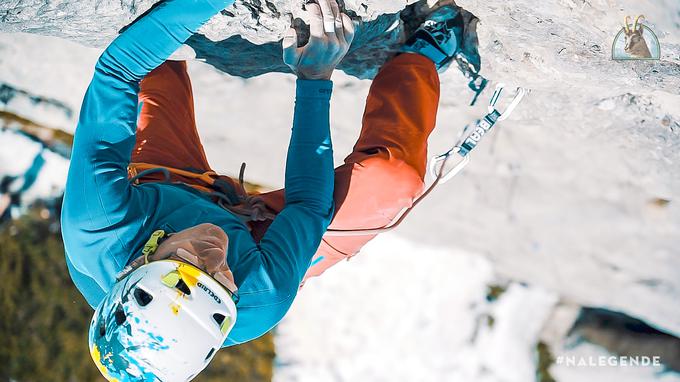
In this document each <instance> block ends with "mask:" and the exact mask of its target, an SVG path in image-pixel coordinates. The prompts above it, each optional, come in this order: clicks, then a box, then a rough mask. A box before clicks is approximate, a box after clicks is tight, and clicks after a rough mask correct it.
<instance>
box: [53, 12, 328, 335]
mask: <svg viewBox="0 0 680 382" xmlns="http://www.w3.org/2000/svg"><path fill="white" fill-rule="evenodd" d="M232 3H233V0H221V1H217V0H166V1H164V2H161V3H159V4H158V5H157V6H156V7H155V8H154V9H153V10H152V11H151V12H149V13H148V14H147V15H146V16H144V17H143V18H141V19H140V20H139V21H137V22H135V23H134V24H132V25H131V26H130V27H129V28H128V29H126V30H125V32H123V33H122V34H121V35H120V36H118V38H116V39H115V40H114V41H113V42H112V43H111V45H109V47H108V48H107V49H106V50H105V51H104V53H103V54H102V55H101V57H100V58H99V61H98V62H97V64H96V66H95V70H94V77H93V78H92V82H91V83H90V85H89V88H88V89H87V93H86V94H85V99H84V101H83V105H82V110H81V113H80V120H79V122H78V127H77V129H76V132H75V139H74V143H73V152H72V157H71V158H72V159H71V166H70V169H69V174H68V180H67V183H66V191H65V196H64V204H63V212H62V231H63V238H64V245H65V248H66V263H67V265H68V269H69V272H70V274H71V277H72V279H73V282H74V283H75V285H76V287H77V288H78V289H79V290H80V292H81V293H82V294H83V296H84V297H85V299H86V300H87V302H88V303H89V304H90V305H91V306H92V307H96V306H97V305H98V304H99V302H100V301H101V300H102V299H103V298H104V296H105V295H106V294H107V292H108V291H109V290H110V289H111V287H112V286H113V284H114V283H115V282H116V275H117V274H118V273H119V272H120V271H121V270H122V268H123V267H125V265H127V264H128V263H129V262H130V261H131V260H133V259H134V258H136V257H137V256H139V255H140V254H141V249H142V247H143V245H144V243H145V242H146V240H147V239H148V238H149V237H150V235H151V233H152V232H153V231H154V230H157V229H164V230H166V231H169V232H178V231H181V230H184V229H186V228H189V227H192V226H195V225H197V224H201V223H212V224H216V225H218V226H220V227H221V228H222V229H224V231H225V232H226V233H227V235H228V237H229V246H228V250H227V252H228V253H227V263H228V264H229V266H230V268H231V270H232V271H233V273H234V277H235V282H236V285H237V286H238V287H239V296H240V300H239V301H238V304H237V309H238V319H237V322H236V325H235V327H234V329H233V330H232V331H231V333H230V334H229V337H228V338H227V340H226V341H225V343H224V346H229V345H233V344H238V343H242V342H246V341H249V340H252V339H254V338H257V337H259V336H261V335H262V334H264V333H266V332H267V331H269V330H270V329H271V328H272V327H273V326H274V325H276V324H277V323H278V322H279V321H280V320H281V319H282V318H283V316H284V315H285V313H286V312H287V311H288V309H289V307H290V305H291V303H292V301H293V299H294V298H295V295H296V293H297V290H298V286H299V284H300V282H301V280H302V278H303V276H304V274H305V272H306V270H307V268H308V267H309V265H310V261H311V258H312V256H313V255H314V253H315V251H316V249H317V247H318V245H319V243H320V241H321V237H322V236H323V234H324V232H325V231H326V228H327V227H328V224H329V223H330V220H331V217H332V213H333V156H332V146H331V140H330V131H329V100H330V95H331V90H332V83H331V82H330V81H304V80H298V82H297V91H296V103H295V116H294V120H293V129H292V134H291V140H290V145H289V148H288V157H287V160H286V176H285V198H286V205H285V208H284V209H283V210H282V211H281V212H280V213H279V214H278V216H277V217H276V219H275V220H274V221H273V223H272V224H271V226H270V227H269V229H268V231H267V232H266V234H265V235H264V237H263V238H262V240H261V241H260V243H259V244H256V243H255V241H254V240H253V238H252V237H251V235H250V232H249V230H248V228H247V227H246V226H245V225H244V224H243V223H242V221H241V220H240V219H239V217H237V216H235V215H234V214H232V213H231V212H229V211H226V210H224V209H223V208H221V207H219V206H218V205H216V204H215V203H213V202H212V201H211V200H210V199H209V198H208V197H207V196H205V195H203V194H201V193H200V192H198V191H195V190H192V189H190V188H189V187H185V186H181V185H172V184H164V183H145V184H141V185H133V184H131V183H130V182H129V181H128V177H127V166H128V164H129V162H130V155H131V152H132V149H133V147H134V144H135V130H136V121H137V103H138V100H137V93H138V91H139V82H140V81H141V80H142V79H143V78H144V76H146V74H148V73H149V72H150V71H151V70H153V69H154V68H156V67H157V66H159V65H160V64H162V63H163V62H164V61H165V60H166V59H167V58H168V57H169V56H170V55H171V54H172V53H173V52H174V51H175V50H176V49H177V48H178V47H179V46H180V45H181V44H182V43H183V42H184V41H186V39H187V38H189V37H190V36H191V35H192V34H193V33H194V32H195V31H196V30H197V29H198V28H199V27H200V26H201V25H202V24H203V23H204V22H206V21H207V20H208V19H209V18H210V17H211V16H213V15H214V14H216V13H218V12H219V11H220V10H222V9H224V8H225V7H227V6H229V5H231V4H232ZM234 96H235V97H237V96H238V95H237V94H234ZM172 149H173V148H172V147H168V148H167V150H172Z"/></svg>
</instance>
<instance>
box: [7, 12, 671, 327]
mask: <svg viewBox="0 0 680 382" xmlns="http://www.w3.org/2000/svg"><path fill="white" fill-rule="evenodd" d="M153 3H154V2H153V1H150V0H116V1H113V0H97V1H95V0H77V1H76V0H59V1H56V0H41V1H37V0H10V1H1V2H0V32H28V33H34V34H41V35H49V36H56V37H61V38H64V39H68V40H71V41H75V42H78V43H80V44H84V45H87V46H90V47H99V48H102V47H104V46H105V45H106V44H107V43H108V42H109V41H111V39H112V38H114V37H115V36H116V34H117V32H118V31H119V30H120V29H121V28H122V27H124V26H125V25H127V24H129V23H130V22H132V21H133V20H134V19H135V18H136V17H138V16H140V15H141V14H142V13H143V12H145V11H146V10H148V9H149V8H150V7H151V6H152V5H153ZM301 3H302V1H301V0H290V1H283V0H239V1H237V2H236V4H235V5H234V6H232V7H230V8H228V9H226V10H224V11H223V12H222V13H221V14H220V15H218V16H216V17H215V18H214V19H212V20H211V21H210V22H209V23H208V24H207V25H205V26H204V28H203V29H202V30H201V34H200V35H197V36H195V37H194V38H192V40H191V42H190V44H191V45H192V46H193V47H194V48H195V49H196V51H197V53H198V56H199V58H200V59H202V60H205V61H206V62H207V63H209V64H211V65H213V66H214V67H215V68H217V69H219V70H221V71H222V72H225V73H230V74H232V75H237V76H241V77H252V76H255V75H258V74H261V73H263V72H267V71H285V70H286V68H285V67H284V66H283V65H282V63H281V59H280V47H279V45H278V41H279V40H280V39H281V37H282V36H283V34H284V33H285V30H286V28H288V26H289V25H290V22H291V19H293V18H297V17H300V18H304V12H303V11H302V4H301ZM409 3H413V1H406V0H404V1H396V0H363V1H361V0H345V1H344V7H345V8H346V9H347V10H349V11H350V12H351V13H352V16H353V17H354V19H355V20H357V22H358V23H359V22H361V25H360V31H361V32H360V33H359V34H358V35H357V40H356V41H355V44H354V46H353V47H352V51H353V53H352V54H350V56H348V58H347V59H346V61H345V62H344V63H343V65H342V68H343V69H344V70H345V71H346V72H347V73H349V74H351V75H354V76H356V77H359V78H371V77H372V76H373V75H374V74H375V72H376V70H377V69H378V67H379V66H380V64H381V63H382V60H384V58H385V57H384V54H383V53H382V52H381V51H380V47H381V46H383V47H389V46H391V44H393V43H394V42H395V41H397V40H398V38H399V36H398V30H399V27H398V26H397V29H390V28H391V27H392V26H393V24H394V22H395V21H396V20H397V16H396V15H395V12H398V11H399V10H400V9H403V8H404V7H406V6H407V5H408V4H409ZM457 4H458V5H459V6H461V7H463V8H464V9H466V10H468V11H470V12H472V13H473V14H474V15H476V16H477V17H478V18H479V19H480V23H479V26H478V33H479V41H480V45H479V49H480V53H481V56H482V74H483V75H484V76H485V77H486V78H488V79H490V80H491V82H490V85H489V87H488V89H487V90H486V91H485V92H484V93H483V94H482V95H481V97H480V101H479V102H478V104H477V105H475V106H474V107H469V106H468V104H469V101H470V98H471V96H472V95H471V94H470V92H469V91H468V90H467V88H466V81H465V80H464V79H463V78H462V77H461V76H460V75H459V74H458V73H457V72H456V71H455V69H451V70H449V71H448V72H446V73H445V74H443V75H442V77H441V79H442V99H441V102H440V114H439V117H438V125H439V128H438V129H437V132H436V133H435V134H434V135H433V137H432V140H431V145H430V150H431V153H432V154H435V153H438V152H441V151H444V150H446V149H447V145H450V144H452V143H453V141H454V140H455V137H456V134H457V133H458V132H459V131H460V130H461V129H462V127H463V126H464V125H465V124H467V123H470V122H472V121H473V120H474V119H475V118H479V117H481V116H483V115H484V113H485V112H486V107H485V104H484V103H485V102H487V100H488V99H489V97H490V95H491V92H492V90H493V87H494V86H495V85H496V84H497V83H500V82H503V83H506V84H507V86H508V88H510V89H511V88H512V87H514V86H522V87H525V88H527V89H530V90H531V92H530V94H529V95H528V96H527V97H526V98H525V100H524V101H523V102H522V104H520V106H519V107H518V108H517V109H516V111H515V112H514V114H513V115H512V116H511V117H510V118H509V119H508V120H506V121H504V122H503V123H502V124H499V125H498V126H497V127H496V128H495V129H496V130H495V132H494V133H493V135H492V136H490V137H487V138H485V141H484V142H483V143H482V144H481V145H480V146H479V148H478V149H477V150H476V151H475V152H473V154H472V160H471V164H470V165H469V166H468V168H467V169H466V170H465V171H464V172H462V173H461V175H460V176H459V177H457V178H455V179H454V180H453V181H451V182H449V183H447V184H446V185H444V186H442V187H441V188H440V189H438V190H437V191H436V192H435V193H434V194H433V196H432V197H430V198H428V199H427V200H426V201H425V202H423V204H422V205H421V206H419V207H418V209H417V210H416V211H415V212H414V213H413V214H412V215H411V216H409V219H407V222H406V223H405V224H404V226H402V227H400V228H399V230H398V233H399V234H400V235H402V236H403V237H405V238H407V239H409V240H413V241H416V242H419V243H427V244H428V245H434V246H442V247H450V248H453V247H455V248H462V249H465V250H468V251H473V252H476V253H479V254H481V255H483V256H486V257H488V258H489V259H491V260H492V262H493V264H494V266H495V269H496V271H497V272H498V274H499V275H500V276H502V277H505V278H508V279H513V280H517V281H521V282H525V283H528V284H533V285H539V286H541V287H543V288H545V289H547V290H550V291H553V292H555V293H557V294H558V295H559V296H560V298H561V299H562V300H564V301H566V302H568V303H573V304H579V305H583V306H595V307H605V308H608V309H611V310H617V311H622V312H626V313H627V314H629V315H631V316H634V317H637V318H640V319H642V320H645V321H646V322H648V323H649V324H650V325H653V326H655V327H657V328H659V329H660V330H664V331H666V332H668V333H671V334H673V335H675V336H680V303H679V301H680V2H677V0H657V1H654V2H640V1H633V0H556V1H545V2H544V1H531V0H516V1H501V0H485V1H481V0H458V1H457ZM639 14H644V15H645V21H644V22H645V24H646V25H648V26H649V27H650V28H651V29H652V30H654V31H655V32H656V34H657V36H658V38H659V41H660V44H661V60H658V61H623V62H621V61H613V60H611V47H612V41H613V39H614V36H615V35H616V33H617V32H618V31H619V30H620V29H621V27H622V22H623V18H624V16H625V15H631V16H633V17H635V16H636V15H639ZM395 31H396V32H395ZM1 55H2V53H1V52H0V57H1ZM267 78H269V77H267ZM342 78H343V79H342V81H341V82H342V86H338V87H336V95H335V97H340V98H339V99H340V100H341V101H342V102H345V101H346V105H355V104H356V105H360V104H361V100H354V99H352V97H356V96H355V95H347V94H345V95H342V92H343V91H345V90H347V91H352V92H355V93H354V94H358V95H365V93H366V92H367V88H368V84H367V82H366V81H359V80H356V79H353V78H345V77H342ZM3 79H4V78H3ZM243 81H246V80H243ZM252 81H254V82H251V83H253V84H256V85H253V86H254V89H259V90H263V89H265V88H264V87H263V86H265V85H264V82H263V81H264V80H260V79H258V78H255V79H253V80H252ZM282 83H283V82H282ZM234 86H235V87H236V85H234ZM239 86H240V85H239ZM244 86H245V85H244ZM282 86H284V85H282ZM285 86H288V87H290V86H291V84H290V81H288V82H286V85H285ZM241 88H242V87H241ZM241 88H239V89H241ZM270 91H271V89H270ZM262 94H264V93H262ZM262 97H266V96H265V95H263V96H262ZM338 102H340V101H338ZM334 105H336V104H334ZM343 105H345V104H343ZM75 106H76V107H77V105H75ZM353 107H354V106H353ZM350 114H351V113H350ZM352 115H354V114H352ZM262 118H266V117H265V116H263V117H262ZM342 118H345V117H344V116H343V113H342V111H337V110H336V111H335V113H334V119H335V120H336V121H337V124H339V125H342V124H343V123H346V122H343V121H342ZM347 118H349V117H347ZM352 122H354V121H352ZM337 131H340V132H337ZM341 132H342V130H336V133H335V134H336V135H338V134H339V135H342V134H344V133H341ZM212 134H213V135H212V137H213V138H215V137H217V135H216V134H217V133H215V132H214V131H213V133H212ZM223 135H225V136H226V135H227V132H224V133H223ZM222 138H223V136H222ZM216 139H217V138H216ZM334 139H335V138H334ZM226 140H227V141H230V140H229V139H226ZM349 140H350V138H343V136H340V138H339V139H337V141H338V142H340V144H344V145H345V146H346V147H351V143H346V142H345V143H342V142H344V141H349ZM253 141H254V140H253ZM281 142H282V141H280V140H276V139H272V142H269V141H268V140H263V139H259V140H257V145H259V146H257V147H256V148H257V149H261V150H270V149H271V150H274V151H275V152H277V153H278V152H280V151H281V150H282V149H281V148H278V146H281ZM209 154H210V153H209ZM225 155H230V154H225ZM336 155H340V154H336ZM230 159H231V158H230ZM336 159H337V160H341V159H342V156H339V157H336ZM255 167H256V168H257V165H256V166H255ZM268 171H269V172H268ZM281 172H282V170H281V167H280V166H278V165H277V166H273V167H272V170H268V169H266V168H265V166H263V167H262V170H261V172H260V174H261V175H260V176H261V177H265V178H266V177H267V176H270V175H271V179H280V174H279V173H281ZM277 177H278V178H277ZM265 182H266V179H261V180H260V183H265ZM417 255H418V254H414V256H417ZM416 287H417V286H416Z"/></svg>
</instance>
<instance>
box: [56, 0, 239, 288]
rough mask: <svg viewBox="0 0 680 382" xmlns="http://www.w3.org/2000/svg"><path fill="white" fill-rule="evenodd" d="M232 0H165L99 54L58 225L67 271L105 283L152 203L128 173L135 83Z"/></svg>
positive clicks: (104, 285) (118, 265) (121, 261)
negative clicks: (62, 240) (134, 185)
mask: <svg viewBox="0 0 680 382" xmlns="http://www.w3.org/2000/svg"><path fill="white" fill-rule="evenodd" d="M232 3H233V0H166V1H163V2H161V3H159V4H158V5H156V6H155V8H153V10H151V11H150V12H149V13H148V14H147V15H146V16H144V17H143V18H141V19H140V20H139V21H137V22H135V23H134V24H132V25H131V26H129V27H128V28H127V29H126V30H125V32H123V33H122V34H121V35H120V36H118V38H116V39H115V40H114V41H113V42H112V43H111V45H109V47H108V48H107V49H106V50H105V51H104V53H103V54H102V55H101V57H100V58H99V61H98V62H97V64H96V66H95V69H94V77H93V78H92V81H91V83H90V85H89V87H88V89H87V92H86V94H85V99H84V100H83V105H82V108H81V113H80V118H79V122H78V127H77V128H76V132H75V139H74V143H73V152H72V156H71V158H72V159H71V165H70V168H69V175H68V179H67V182H66V191H65V196H64V205H63V213H62V226H63V227H64V228H63V236H64V243H65V246H66V252H67V256H68V258H69V260H70V264H71V265H72V268H73V270H75V271H78V272H82V273H84V274H86V275H88V276H89V277H90V278H92V279H93V280H94V281H95V282H96V283H97V284H99V285H100V286H101V287H102V288H103V289H104V290H107V289H108V286H110V285H111V283H112V281H113V279H114V277H115V274H116V273H117V272H118V271H119V270H120V268H122V267H123V266H124V265H125V262H126V261H127V258H123V257H120V256H116V255H115V254H117V253H125V252H128V251H130V250H131V248H129V245H130V244H129V243H130V242H131V241H132V239H133V238H135V236H136V235H135V233H136V232H138V230H139V229H140V227H142V225H143V224H144V220H145V219H146V216H147V215H148V214H149V213H150V212H151V211H152V210H153V208H154V204H153V203H154V200H153V198H154V197H153V195H146V194H143V193H142V191H140V190H139V189H137V188H135V187H132V186H131V185H130V183H129V182H128V180H127V165H128V164H129V161H130V154H131V152H132V149H133V147H134V144H135V131H136V122H137V93H138V90H139V82H140V81H141V80H142V79H143V78H144V76H146V74H148V73H149V72H150V71H151V70H153V69H154V68H156V67H157V66H159V65H160V64H162V63H163V62H164V61H165V59H167V57H169V56H170V55H171V54H172V53H173V52H174V51H175V50H176V49H177V48H178V47H179V46H181V44H182V43H184V41H185V40H186V39H188V38H189V37H190V36H191V35H192V34H193V33H194V32H195V31H196V30H197V29H198V28H199V27H200V26H201V25H202V24H203V23H204V22H206V21H207V20H208V19H209V18H210V17H212V16H213V15H214V14H216V13H218V12H219V11H220V10H221V9H223V8H225V7H227V6H229V5H231V4H232Z"/></svg>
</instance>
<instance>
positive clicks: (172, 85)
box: [131, 61, 210, 182]
mask: <svg viewBox="0 0 680 382" xmlns="http://www.w3.org/2000/svg"><path fill="white" fill-rule="evenodd" d="M186 69H187V66H186V63H185V62H183V61H166V62H165V63H164V64H162V65H161V66H159V67H158V68H156V69H155V70H153V71H152V72H151V73H149V74H148V75H147V76H146V77H145V78H144V80H142V82H141V84H140V91H139V103H140V112H139V119H138V123H137V140H136V144H135V148H134V149H133V151H132V157H131V162H133V163H140V162H141V163H150V164H155V165H162V166H168V167H174V168H179V169H193V170H198V171H201V172H204V171H208V170H210V165H209V164H208V160H207V158H206V156H205V152H204V150H203V145H202V144H201V141H200V139H199V137H198V132H197V131H196V123H195V120H194V100H193V94H192V91H191V81H190V80H189V75H188V73H187V70H186ZM162 179H163V175H162V174H151V175H149V176H145V177H144V178H143V179H141V181H142V182H144V181H153V180H162ZM173 180H179V181H185V182H187V181H189V180H188V179H182V177H179V176H177V175H174V174H173Z"/></svg>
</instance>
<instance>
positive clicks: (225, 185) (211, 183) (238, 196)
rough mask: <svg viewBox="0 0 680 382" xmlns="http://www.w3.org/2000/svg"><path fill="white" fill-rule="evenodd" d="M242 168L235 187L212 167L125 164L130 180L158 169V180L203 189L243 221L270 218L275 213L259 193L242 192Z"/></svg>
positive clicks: (137, 181)
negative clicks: (176, 179) (176, 177)
mask: <svg viewBox="0 0 680 382" xmlns="http://www.w3.org/2000/svg"><path fill="white" fill-rule="evenodd" d="M245 169H246V164H245V163H243V164H241V169H240V171H239V186H240V188H241V189H240V190H237V189H236V187H234V185H233V184H231V183H230V182H227V181H225V180H224V179H222V178H220V176H219V175H218V174H217V173H216V172H214V171H205V172H193V171H189V170H182V169H178V168H173V167H168V166H161V165H157V164H150V163H130V164H129V165H128V177H129V181H130V183H133V184H139V179H140V178H142V177H144V176H147V175H150V174H153V173H158V172H160V173H162V174H163V177H164V180H163V181H161V182H163V183H170V184H182V185H185V186H188V187H191V188H193V189H195V190H198V191H201V192H203V193H206V194H207V195H208V196H210V197H213V198H215V199H216V203H217V204H218V205H219V206H220V207H222V208H224V209H225V210H228V211H230V212H232V213H234V214H235V215H237V216H239V217H240V218H241V219H242V220H244V221H246V222H248V221H264V220H271V219H274V217H275V216H276V215H274V214H272V213H271V212H269V211H267V206H266V205H265V204H264V200H263V199H262V198H261V197H259V196H257V195H248V194H247V193H246V191H245V186H244V181H243V176H244V173H245ZM171 174H175V175H179V176H182V177H185V178H189V179H194V180H198V181H201V182H203V183H205V186H201V185H198V184H193V183H186V182H172V181H171Z"/></svg>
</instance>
